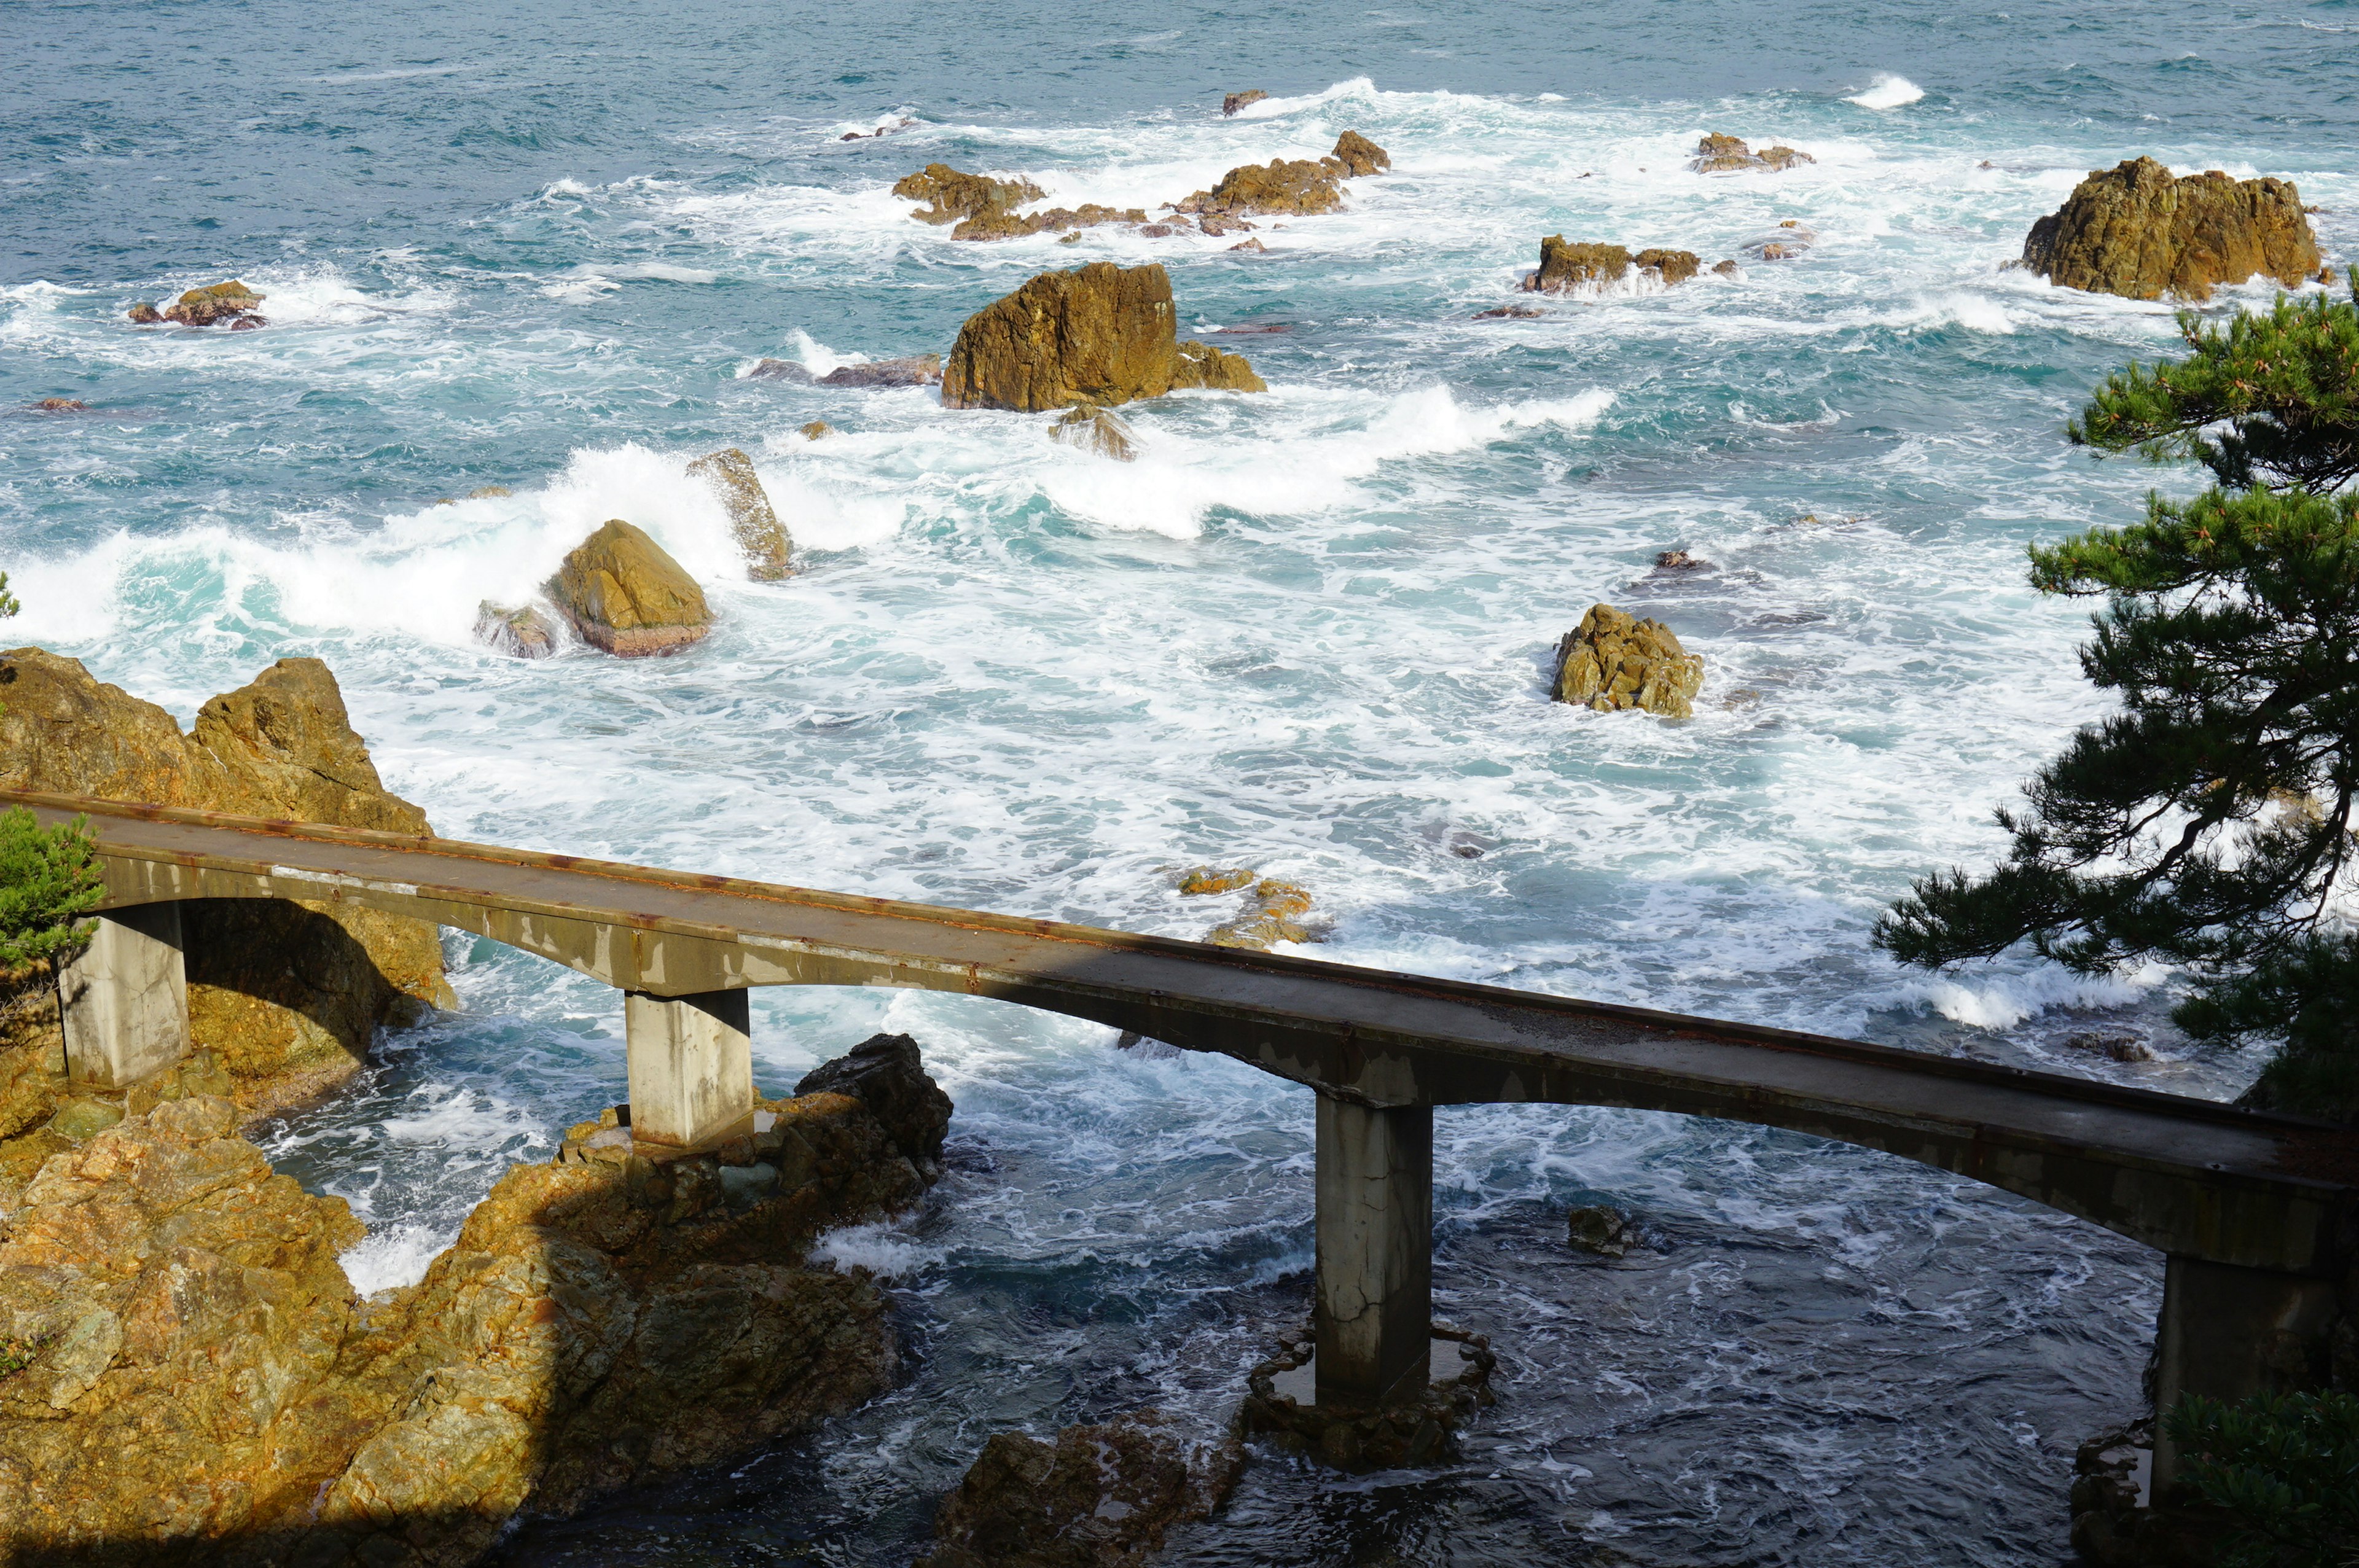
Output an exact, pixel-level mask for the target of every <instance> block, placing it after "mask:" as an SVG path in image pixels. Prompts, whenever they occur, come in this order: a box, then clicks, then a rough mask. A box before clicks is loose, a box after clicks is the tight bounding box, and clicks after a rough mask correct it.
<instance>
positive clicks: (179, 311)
mask: <svg viewBox="0 0 2359 1568" xmlns="http://www.w3.org/2000/svg"><path fill="white" fill-rule="evenodd" d="M263 299H264V296H262V295H259V294H256V293H255V291H254V290H253V289H251V288H248V287H246V286H245V284H243V283H241V282H239V281H238V280H237V279H236V278H231V279H230V280H229V281H228V282H226V283H216V284H214V285H212V287H207V288H191V289H190V290H189V291H188V292H187V293H186V294H183V295H181V296H180V297H179V298H178V299H176V300H174V301H173V302H172V303H171V304H169V305H168V306H166V307H165V308H164V314H163V318H162V319H164V320H167V321H178V322H179V324H180V325H181V326H183V327H212V326H217V325H219V324H220V323H222V322H223V321H227V322H229V323H230V324H232V325H233V326H238V325H243V324H244V322H245V320H246V319H251V318H253V317H254V315H255V312H256V311H257V310H259V309H260V308H261V307H262V301H263ZM131 319H133V320H135V321H137V320H142V319H144V318H142V317H141V316H140V315H139V313H138V311H137V310H136V308H135V309H134V310H133V312H132V317H131ZM257 324H258V323H257Z"/></svg>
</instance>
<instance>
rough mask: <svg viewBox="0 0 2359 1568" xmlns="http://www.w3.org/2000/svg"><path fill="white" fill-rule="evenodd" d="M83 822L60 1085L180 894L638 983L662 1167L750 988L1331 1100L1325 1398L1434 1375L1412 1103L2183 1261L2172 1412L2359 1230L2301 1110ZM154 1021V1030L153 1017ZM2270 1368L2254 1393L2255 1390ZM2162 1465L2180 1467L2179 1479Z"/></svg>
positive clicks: (103, 1024)
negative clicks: (1755, 1150)
mask: <svg viewBox="0 0 2359 1568" xmlns="http://www.w3.org/2000/svg"><path fill="white" fill-rule="evenodd" d="M9 805H23V806H29V807H31V808H32V809H33V810H34V812H35V813H36V815H38V816H40V817H42V818H44V819H45V820H48V821H52V822H54V821H60V820H63V819H65V818H67V817H69V816H73V815H75V814H77V813H80V814H86V815H87V816H89V818H90V826H91V828H92V832H93V833H94V835H95V837H96V838H97V840H98V843H99V846H100V849H101V853H102V857H103V865H104V869H105V874H106V881H107V899H106V903H105V910H106V911H107V914H108V918H107V919H106V920H104V921H103V923H102V927H101V934H100V939H99V940H98V941H97V942H95V943H93V945H92V948H91V950H90V952H89V953H88V954H86V955H85V956H84V957H83V958H82V959H81V960H79V961H78V963H77V965H76V966H75V968H74V971H73V972H72V973H71V974H70V975H69V977H68V983H67V984H66V985H65V987H64V988H63V989H64V991H65V994H66V997H67V1000H68V1011H69V1017H68V1020H67V1023H68V1048H69V1055H70V1058H71V1070H72V1071H73V1073H74V1075H75V1076H77V1077H79V1078H82V1079H83V1080H85V1081H88V1082H92V1083H95V1084H102V1085H104V1084H114V1083H120V1082H124V1081H127V1080H128V1079H130V1078H134V1077H137V1076H143V1075H144V1073H146V1072H149V1071H154V1070H157V1068H158V1067H160V1066H162V1065H166V1064H167V1063H168V1061H169V1060H170V1059H172V1058H173V1057H174V1056H177V1055H178V1054H179V1053H181V1052H183V1051H185V1050H186V1049H187V1044H186V1022H185V1001H181V1002H180V1003H179V1008H180V1011H179V1021H178V1022H177V1029H178V1034H177V1036H176V1035H175V1034H174V1029H175V1026H176V1025H175V1021H174V1019H173V1017H172V1015H171V1011H170V1005H169V1003H170V999H171V997H173V996H176V995H179V994H180V992H179V986H180V979H179V977H180V967H179V960H180V954H179V929H178V928H179V921H178V917H177V909H176V907H175V906H176V905H177V903H179V901H183V900H189V899H200V898H284V899H299V900H305V901H309V902H314V903H320V902H325V903H340V902H341V903H353V904H360V905H365V906H367V907H369V908H373V909H377V910H382V911H384V912H386V913H387V914H401V915H409V916H414V917H416V918H418V919H421V920H429V921H433V922H436V923H439V924H440V925H450V926H455V927H458V928H459V929H461V930H464V931H470V932H473V933H475V934H476V935H483V936H489V937H492V938H493V939H495V940H497V941H500V942H504V943H506V944H508V945H510V946H516V947H520V948H523V949H524V950H525V951H527V952H530V953H537V954H539V955H540V956H542V957H547V958H550V959H553V960H555V961H556V962H558V963H561V964H565V965H567V966H569V967H571V968H575V969H579V970H581V971H582V973H584V974H587V975H591V976H593V977H595V978H596V979H601V980H603V981H605V982H606V983H607V984H609V985H611V986H614V987H615V988H616V989H620V990H622V991H624V992H625V994H626V998H627V1000H626V1005H625V1017H626V1029H627V1034H628V1040H629V1056H630V1067H629V1075H630V1095H631V1108H632V1119H633V1122H634V1124H635V1125H634V1134H635V1136H636V1138H637V1139H638V1140H639V1141H640V1143H641V1145H642V1147H644V1148H647V1149H648V1150H649V1151H650V1152H658V1151H659V1150H660V1148H661V1147H665V1146H669V1147H690V1146H699V1145H701V1144H706V1143H710V1142H712V1141H715V1140H717V1139H721V1138H725V1137H728V1136H731V1135H733V1134H734V1132H735V1131H736V1130H739V1125H740V1123H741V1122H742V1121H743V1119H744V1118H745V1116H746V1115H748V1114H750V1108H751V1098H752V1093H753V1089H752V1064H751V1058H750V1052H749V1049H748V1046H747V1043H746V1039H745V1030H746V1025H747V1020H748V1016H749V1015H748V1010H747V1008H746V1006H745V988H747V987H752V986H765V985H858V986H897V987H911V988H917V989H928V990H942V991H956V992H963V993H966V994H968V995H973V996H984V997H991V998H995V999H997V1000H1003V1001H1011V1002H1016V1003H1019V1004H1021V1005H1024V1006H1027V1007H1036V1008H1042V1009H1046V1010H1048V1011H1054V1012H1061V1013H1068V1014H1071V1015H1073V1016H1075V1017H1080V1018H1087V1019H1092V1020H1094V1021H1095V1022H1100V1023H1103V1024H1107V1025H1111V1026H1113V1027H1115V1028H1119V1029H1126V1030H1134V1031H1136V1032H1137V1033H1141V1034H1144V1035H1147V1036H1150V1037H1152V1038H1155V1039H1158V1040H1164V1041H1168V1042H1169V1043H1171V1044H1175V1045H1180V1046H1183V1047H1186V1048H1188V1049H1190V1050H1197V1051H1217V1052H1221V1053H1223V1054H1227V1055H1230V1056H1234V1057H1236V1058H1237V1059H1238V1060H1240V1061H1243V1062H1245V1063H1248V1064H1250V1065H1254V1066H1256V1067H1259V1068H1262V1069H1263V1070H1265V1071H1266V1072H1270V1073H1274V1074H1276V1075H1277V1076H1281V1077H1285V1078H1288V1079H1291V1080H1292V1081H1294V1082H1296V1083H1299V1084H1304V1085H1307V1086H1309V1087H1311V1088H1312V1089H1314V1090H1316V1091H1318V1094H1319V1102H1318V1105H1319V1118H1318V1176H1317V1183H1318V1223H1317V1229H1318V1249H1319V1263H1318V1270H1319V1289H1318V1311H1317V1320H1318V1338H1319V1357H1318V1366H1317V1387H1318V1388H1319V1390H1320V1394H1321V1399H1322V1400H1326V1399H1329V1398H1333V1399H1336V1400H1355V1399H1356V1400H1372V1399H1385V1398H1388V1397H1401V1396H1403V1395H1404V1394H1405V1393H1406V1392H1408V1391H1414V1390H1421V1389H1422V1387H1423V1383H1424V1378H1425V1370H1426V1325H1427V1323H1428V1314H1429V1312H1430V1295H1429V1280H1430V1252H1431V1172H1432V1154H1431V1137H1432V1108H1433V1107H1435V1106H1437V1105H1465V1104H1478V1103H1503V1102H1515V1101H1548V1102H1553V1103H1557V1104H1566V1105H1599V1106H1626V1107H1634V1108H1641V1109H1647V1110H1660V1111H1678V1112H1683V1113H1686V1114H1690V1115H1696V1116H1712V1117H1720V1118H1724V1119H1730V1120H1735V1121H1746V1122H1755V1123H1758V1124H1760V1125H1763V1126H1768V1127H1779V1128H1786V1129H1789V1130H1794V1131H1799V1132H1806V1133H1810V1134H1813V1135H1815V1136H1818V1137H1821V1138H1831V1139H1837V1140H1841V1141H1844V1142H1848V1143H1855V1144H1860V1145H1863V1146H1864V1147H1867V1148H1870V1149H1877V1150H1882V1151H1884V1152H1888V1153H1892V1154H1897V1155H1901V1156H1903V1157H1905V1158H1908V1159H1911V1160H1917V1161H1920V1162H1924V1163H1926V1164H1929V1165H1933V1166H1937V1167H1939V1168H1940V1169H1942V1170H1945V1171H1952V1172H1956V1173H1961V1174H1964V1175H1968V1176H1972V1177H1974V1178H1976V1179H1977V1180H1980V1181H1984V1182H1987V1183H1990V1184H1993V1185H1995V1186H1999V1187H2004V1188H2006V1190H2007V1191H2009V1192H2012V1193H2017V1194H2019V1195H2022V1196H2025V1197H2027V1198H2031V1199H2033V1200H2034V1201H2036V1202H2038V1203H2042V1204H2046V1205H2048V1206H2051V1207H2055V1208H2059V1209H2061V1210H2063V1211H2065V1212H2066V1213H2068V1214H2072V1215H2075V1216H2078V1217H2081V1218H2083V1219H2086V1220H2089V1221H2091V1222H2092V1223H2093V1224H2096V1225H2101V1226H2104V1227H2105V1228H2107V1229H2109V1230H2113V1231H2116V1232H2118V1233H2120V1234H2121V1235H2124V1236H2127V1237H2130V1238H2134V1239H2136V1240H2138V1241H2141V1242H2144V1243H2145V1244H2147V1246H2150V1247H2153V1248H2156V1249H2159V1250H2161V1251H2163V1252H2164V1253H2166V1254H2168V1255H2169V1269H2168V1271H2167V1274H2166V1287H2165V1304H2164V1311H2163V1320H2162V1324H2161V1327H2160V1336H2161V1337H2160V1350H2161V1358H2160V1368H2159V1370H2160V1374H2161V1379H2160V1390H2159V1391H2160V1392H2161V1394H2162V1396H2163V1397H2164V1399H2165V1400H2166V1401H2168V1400H2169V1399H2171V1398H2173V1397H2175V1395H2176V1393H2177V1392H2178V1391H2180V1390H2184V1389H2193V1390H2199V1391H2203V1392H2209V1393H2214V1394H2219V1395H2227V1396H2234V1395H2240V1394H2242V1393H2245V1392H2247V1391H2250V1390H2252V1389H2255V1388H2257V1387H2261V1386H2264V1385H2265V1384H2266V1383H2267V1382H2268V1381H2269V1380H2270V1379H2272V1378H2273V1377H2275V1378H2277V1379H2282V1378H2283V1377H2284V1376H2285V1375H2286V1374H2285V1371H2284V1369H2285V1368H2286V1367H2287V1366H2288V1356H2287V1352H2286V1345H2287V1343H2288V1342H2287V1337H2286V1336H2288V1335H2291V1336H2294V1338H2295V1340H2296V1341H2298V1342H2299V1343H2300V1344H2304V1345H2319V1344H2322V1343H2323V1341H2324V1339H2325V1336H2327V1335H2328V1334H2329V1333H2330V1332H2331V1329H2332V1322H2333V1320H2334V1318H2335V1316H2336V1315H2337V1311H2338V1309H2337V1306H2336V1302H2335V1284H2336V1280H2337V1277H2338V1276H2339V1275H2340V1274H2341V1273H2342V1272H2343V1268H2344V1267H2345V1266H2346V1264H2347V1263H2348V1262H2349V1261H2351V1260H2353V1257H2354V1241H2359V1235H2354V1227H2359V1190H2354V1187H2355V1185H2359V1184H2354V1176H2359V1157H2354V1153H2353V1151H2352V1146H2351V1144H2350V1142H2349V1141H2347V1139H2346V1137H2345V1135H2343V1134H2342V1133H2339V1132H2337V1131H2336V1130H2331V1129H2328V1128H2326V1127H2324V1126H2323V1125H2321V1124H2318V1123H2314V1122H2310V1121H2307V1120H2304V1119H2298V1118H2288V1117H2274V1116H2267V1115H2262V1114H2258V1113H2255V1112H2249V1111H2243V1110H2238V1109H2235V1108H2232V1107H2227V1106H2223V1105H2218V1104H2215V1103H2212V1102H2210V1101H2205V1100H2194V1099H2188V1098H2180V1097H2176V1096H2169V1095H2159V1094H2152V1093H2147V1092H2144V1091H2141V1090H2136V1089H2128V1088H2121V1087H2114V1086H2110V1085H2104V1084H2098V1083H2092V1082H2088V1081H2085V1080H2082V1079H2078V1078H2071V1077H2063V1076H2054V1075H2049V1074H2042V1073H2033V1072H2028V1071H2025V1070H2022V1069H2019V1068H2009V1067H2001V1066H1995V1065H1987V1064H1982V1063H1973V1062H1964V1061H1958V1060H1953V1059H1950V1058H1944V1057H1937V1056H1929V1055H1924V1054H1918V1053H1913V1052H1907V1051H1898V1050H1892V1049H1888V1048H1885V1047H1881V1046H1875V1045H1869V1044H1861V1043H1859V1042H1855V1041H1848V1040H1839V1039H1832V1038H1829V1037H1826V1036H1822V1035H1812V1034H1802V1033H1793V1032H1790V1031H1787V1030H1779V1029H1764V1028H1757V1027H1754V1026H1752V1025H1747V1024H1741V1023H1729V1022H1718V1021H1715V1020H1711V1019H1702V1018H1692V1017H1687V1016H1683V1015H1680V1014H1676V1013H1667V1012H1656V1011H1648V1010H1646V1009H1642V1008H1631V1007H1618V1006H1612V1005H1608V1004H1603V1003H1598V1002H1587V1001H1580V1000H1571V999H1569V998H1563V997H1555V996H1543V995H1538V994H1534V993H1530V992H1524V991H1514V990H1506V989H1499V988H1495V987H1489V986H1477V985H1466V984H1461V983H1457V982H1453V981H1448V980H1439V979H1427V978H1424V977H1421V976H1415V975H1403V974H1394V973H1388V972H1385V971H1379V970H1374V969H1363V968H1353V967H1351V966H1348V965H1343V964H1331V963H1321V962H1315V961H1312V960H1309V959H1303V958H1293V957H1276V956H1272V955H1266V954H1258V953H1249V952H1240V951H1236V950H1234V949H1227V948H1220V947H1213V946H1206V945H1204V944H1201V943H1195V942H1183V941H1175V940H1172V939H1169V938H1165V937H1157V936H1139V935H1129V934H1126V933H1123V932H1116V931H1104V930H1098V929H1095V928H1093V927H1089V926H1082V925H1061V924H1058V923H1056V922H1052V921H1043V920H1026V919H1021V918H1016V917H1013V916H1008V915H998V914H978V913H975V912H973V911H968V910H957V909H944V908H938V907H934V906H930V905H926V904H917V903H897V902H892V901H888V900H883V899H872V898H861V897H856V896H853V895H850V894H845V893H832V892H811V891H809V890H806V889H801V888H792V887H781V886H772V885H767V884H764V883H759V882H748V881H735V880H732V879H728V878H722V877H706V876H695V875H690V874H686V873H682V872H676V871H650V870H647V869H645V868H641V867H636V866H626V865H617V864H612V863H608V862H603V861H593V860H576V859H572V858H571V857H567V856H562V855H549V854H539V853H535V852H532V851H528V850H520V849H499V848H494V847H489V846H484V845H477V844H467V843H461V842H458V841H455V840H451V839H440V838H407V837H402V836H399V835H395V834H386V833H376V832H369V831H364V830H357V829H348V828H336V827H314V826H309V825H303V824H295V823H288V822H270V821H263V820H258V819H255V818H249V817H238V816H223V815H218V814H213V813H207V812H193V811H177V810H168V809H164V808H160V807H150V806H131V805H125V804H122V803H119V802H111V801H101V800H92V799H82V798H79V797H71V796H54V795H11V794H7V793H5V792H0V806H9ZM158 1009H161V1011H158ZM2271 1368H2275V1371H2272V1369H2271ZM2166 1457H2167V1456H2166Z"/></svg>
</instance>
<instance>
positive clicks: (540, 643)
mask: <svg viewBox="0 0 2359 1568" xmlns="http://www.w3.org/2000/svg"><path fill="white" fill-rule="evenodd" d="M475 641H477V642H478V643H484V645H486V646H488V647H492V648H496V649H497V650H499V651H500V652H501V653H503V654H510V655H512V656H514V657H516V658H519V659H545V658H547V657H549V655H550V654H554V653H555V652H557V628H556V626H554V625H553V624H551V623H550V622H549V617H548V616H546V615H543V614H542V613H541V612H540V611H538V610H536V609H534V608H533V607H532V606H531V605H529V604H525V605H508V604H494V603H493V602H492V601H491V600H488V599H487V600H484V601H483V602H482V603H481V604H478V605H477V606H475Z"/></svg>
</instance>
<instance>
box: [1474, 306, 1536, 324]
mask: <svg viewBox="0 0 2359 1568" xmlns="http://www.w3.org/2000/svg"><path fill="white" fill-rule="evenodd" d="M1547 314H1548V312H1547V311H1545V310H1543V309H1541V308H1539V307H1538V306H1537V305H1494V306H1493V307H1491V308H1489V309H1488V310H1477V311H1476V312H1474V319H1475V320H1477V321H1529V320H1534V319H1538V318H1540V317H1543V316H1546V315H1547Z"/></svg>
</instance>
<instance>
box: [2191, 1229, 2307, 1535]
mask: <svg viewBox="0 0 2359 1568" xmlns="http://www.w3.org/2000/svg"><path fill="white" fill-rule="evenodd" d="M2338 1315H2339V1309H2338V1307H2337V1305H2336V1302H2335V1292H2334V1281H2332V1280H2315V1279H2311V1278H2310V1277H2309V1276H2307V1275H2303V1274H2279V1273H2276V1272H2273V1271H2270V1270H2267V1269H2239V1268H2236V1267H2234V1265H2232V1264H2227V1263H2206V1262H2203V1261H2201V1260H2199V1259H2194V1258H2176V1257H2174V1258H2171V1259H2169V1260H2168V1261H2167V1262H2166V1263H2165V1264H2164V1265H2163V1274H2162V1321H2161V1322H2160V1323H2159V1324H2158V1325H2156V1328H2155V1339H2154V1350H2155V1356H2154V1410H2155V1415H2156V1417H2157V1420H2156V1422H2155V1434H2154V1487H2153V1490H2152V1491H2151V1492H2150V1493H2149V1494H2148V1500H2149V1501H2151V1500H2153V1499H2154V1498H2159V1497H2161V1496H2162V1495H2163V1492H2164V1490H2165V1488H2167V1487H2169V1485H2170V1483H2171V1482H2172V1481H2174V1480H2176V1479H2178V1476H2179V1451H2178V1445H2177V1444H2173V1443H2172V1442H2171V1441H2170V1439H2169V1437H2167V1436H2165V1435H2164V1433H2163V1432H2162V1420H2161V1418H2163V1417H2166V1416H2168V1415H2169V1413H2170V1411H2171V1409H2172V1407H2173V1406H2175V1405H2177V1404H2178V1403H2179V1400H2180V1396H2182V1395H2185V1394H2201V1395H2204V1396H2205V1397H2206V1398H2209V1399H2215V1400H2242V1399H2249V1398H2250V1397H2251V1396H2253V1395H2255V1394H2257V1393H2265V1392H2266V1393H2276V1394H2282V1393H2298V1392H2301V1391H2303V1390H2310V1389H2316V1388H2320V1387H2322V1386H2323V1383H2324V1378H2325V1372H2326V1366H2327V1357H2328V1354H2329V1346H2328V1336H2330V1335H2332V1333H2333V1331H2334V1323H2335V1319H2336V1317H2337V1316H2338Z"/></svg>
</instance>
